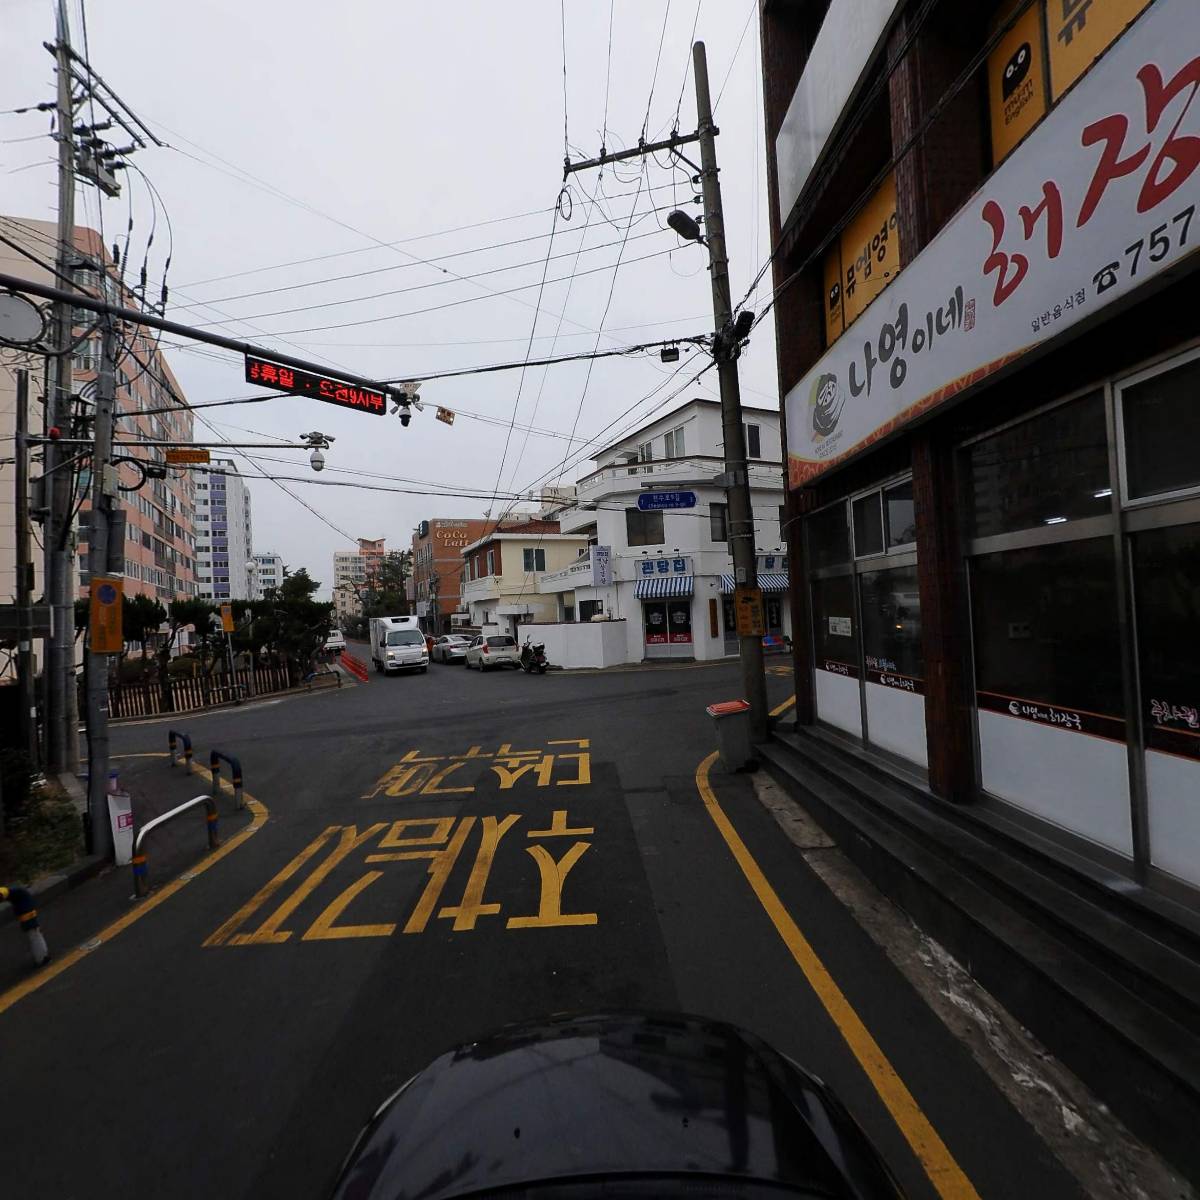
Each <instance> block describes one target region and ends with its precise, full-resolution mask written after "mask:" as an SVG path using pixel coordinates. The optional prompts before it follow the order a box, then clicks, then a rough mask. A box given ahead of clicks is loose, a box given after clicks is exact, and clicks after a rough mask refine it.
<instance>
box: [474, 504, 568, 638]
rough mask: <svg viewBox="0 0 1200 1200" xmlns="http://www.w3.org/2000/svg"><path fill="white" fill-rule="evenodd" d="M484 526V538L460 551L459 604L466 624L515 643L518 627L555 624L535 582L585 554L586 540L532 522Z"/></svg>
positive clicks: (550, 523) (550, 603)
mask: <svg viewBox="0 0 1200 1200" xmlns="http://www.w3.org/2000/svg"><path fill="white" fill-rule="evenodd" d="M486 524H487V526H488V527H489V529H488V532H486V533H485V534H484V535H483V536H482V537H481V538H478V539H477V540H476V541H474V542H471V543H470V544H469V545H467V546H464V547H463V549H462V551H461V560H462V562H461V568H460V569H461V571H462V590H461V594H462V602H463V603H464V604H465V605H466V608H467V612H468V614H469V617H470V620H469V624H471V625H473V626H476V627H479V628H482V627H483V626H489V627H495V628H498V629H499V630H500V631H501V632H502V633H509V634H512V635H513V636H514V637H516V636H517V631H518V628H519V627H520V626H521V625H522V624H528V623H530V622H533V621H542V620H552V619H554V617H555V616H556V612H557V605H556V603H555V598H554V597H553V596H547V595H544V594H543V593H542V592H541V591H539V589H538V580H539V579H540V578H541V577H542V576H543V575H545V574H546V573H547V572H554V571H559V570H561V569H562V568H563V567H566V566H569V565H570V564H571V563H572V562H574V561H576V559H577V558H578V557H579V555H580V553H581V552H583V553H586V552H587V546H588V539H587V536H586V535H584V534H574V533H563V532H562V531H561V530H560V528H559V524H558V522H557V521H555V520H547V519H544V518H541V517H536V516H529V517H519V516H513V517H510V518H509V519H507V520H501V522H500V523H499V525H495V523H494V522H491V521H489V522H487V523H486Z"/></svg>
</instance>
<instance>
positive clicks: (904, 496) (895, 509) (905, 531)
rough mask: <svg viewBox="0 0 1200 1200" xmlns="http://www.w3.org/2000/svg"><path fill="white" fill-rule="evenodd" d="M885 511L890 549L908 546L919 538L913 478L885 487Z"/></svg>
mask: <svg viewBox="0 0 1200 1200" xmlns="http://www.w3.org/2000/svg"><path fill="white" fill-rule="evenodd" d="M883 512H884V517H885V518H886V521H885V523H886V525H887V544H888V549H889V550H891V549H894V548H895V547H896V546H907V545H909V544H910V543H911V542H915V541H916V540H917V518H916V513H915V512H914V510H913V489H912V480H911V479H907V480H905V481H904V482H903V483H898V484H896V486H895V487H890V488H884V489H883Z"/></svg>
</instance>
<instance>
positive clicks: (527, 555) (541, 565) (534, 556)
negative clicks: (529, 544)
mask: <svg viewBox="0 0 1200 1200" xmlns="http://www.w3.org/2000/svg"><path fill="white" fill-rule="evenodd" d="M521 559H522V565H523V566H524V568H525V571H526V573H528V572H530V571H544V570H545V569H546V551H545V550H538V549H532V548H526V549H525V550H522V551H521Z"/></svg>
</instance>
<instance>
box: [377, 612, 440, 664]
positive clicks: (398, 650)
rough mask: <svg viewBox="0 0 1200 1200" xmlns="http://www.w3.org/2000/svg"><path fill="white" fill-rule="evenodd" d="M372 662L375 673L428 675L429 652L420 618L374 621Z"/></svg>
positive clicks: (382, 618) (392, 618)
mask: <svg viewBox="0 0 1200 1200" xmlns="http://www.w3.org/2000/svg"><path fill="white" fill-rule="evenodd" d="M371 662H372V663H374V664H375V670H376V671H381V672H382V673H383V674H385V675H387V674H388V673H389V672H391V671H427V670H428V669H429V650H428V648H427V645H426V642H425V634H424V633H422V632H421V627H420V625H419V624H418V622H417V618H416V617H372V618H371Z"/></svg>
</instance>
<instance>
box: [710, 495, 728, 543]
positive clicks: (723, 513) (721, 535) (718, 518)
mask: <svg viewBox="0 0 1200 1200" xmlns="http://www.w3.org/2000/svg"><path fill="white" fill-rule="evenodd" d="M708 536H709V540H710V541H714V542H727V541H728V540H729V505H728V504H710V505H709V506H708Z"/></svg>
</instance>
